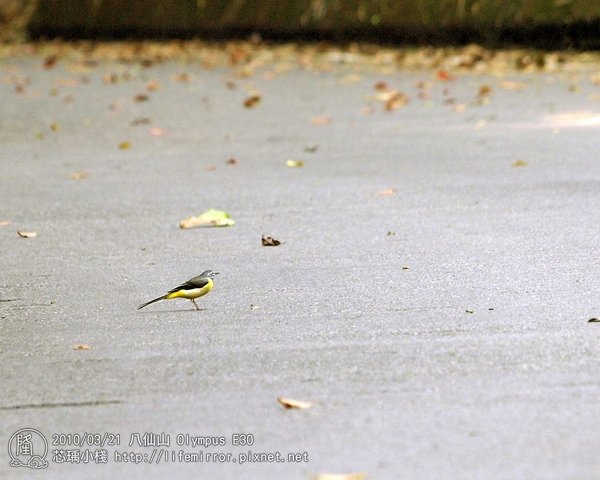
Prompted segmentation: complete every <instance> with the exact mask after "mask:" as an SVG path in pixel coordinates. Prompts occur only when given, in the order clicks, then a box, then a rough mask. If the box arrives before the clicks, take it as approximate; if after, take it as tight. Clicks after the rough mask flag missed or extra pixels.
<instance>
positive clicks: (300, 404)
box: [277, 397, 312, 410]
mask: <svg viewBox="0 0 600 480" xmlns="http://www.w3.org/2000/svg"><path fill="white" fill-rule="evenodd" d="M277 401H278V402H279V403H280V404H281V405H282V406H283V407H284V408H286V409H296V410H306V409H307V408H310V407H312V402H304V401H301V400H294V399H292V398H287V397H277Z"/></svg>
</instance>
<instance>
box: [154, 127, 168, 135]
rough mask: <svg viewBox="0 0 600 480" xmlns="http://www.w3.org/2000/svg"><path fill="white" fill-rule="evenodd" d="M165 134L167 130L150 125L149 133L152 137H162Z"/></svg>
mask: <svg viewBox="0 0 600 480" xmlns="http://www.w3.org/2000/svg"><path fill="white" fill-rule="evenodd" d="M166 134H167V132H166V131H165V130H163V129H162V128H158V127H152V128H151V129H150V135H152V136H153V137H164V136H165V135H166Z"/></svg>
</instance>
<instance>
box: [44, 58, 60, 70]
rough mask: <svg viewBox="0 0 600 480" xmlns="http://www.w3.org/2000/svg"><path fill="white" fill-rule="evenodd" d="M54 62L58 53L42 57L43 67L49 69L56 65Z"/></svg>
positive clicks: (56, 60)
mask: <svg viewBox="0 0 600 480" xmlns="http://www.w3.org/2000/svg"><path fill="white" fill-rule="evenodd" d="M56 62H58V55H48V56H47V57H46V58H45V59H44V68H45V69H46V70H49V69H51V68H53V67H54V66H55V65H56Z"/></svg>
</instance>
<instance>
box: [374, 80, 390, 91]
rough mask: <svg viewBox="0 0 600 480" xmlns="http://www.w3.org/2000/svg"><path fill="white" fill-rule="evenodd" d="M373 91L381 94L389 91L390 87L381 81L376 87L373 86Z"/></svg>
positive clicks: (376, 83)
mask: <svg viewBox="0 0 600 480" xmlns="http://www.w3.org/2000/svg"><path fill="white" fill-rule="evenodd" d="M373 89H375V90H377V91H380V92H381V91H384V90H389V89H390V86H389V85H388V84H387V82H384V81H382V80H380V81H379V82H375V85H373Z"/></svg>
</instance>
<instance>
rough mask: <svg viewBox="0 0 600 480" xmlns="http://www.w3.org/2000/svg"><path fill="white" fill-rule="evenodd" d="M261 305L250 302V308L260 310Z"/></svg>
mask: <svg viewBox="0 0 600 480" xmlns="http://www.w3.org/2000/svg"><path fill="white" fill-rule="evenodd" d="M259 308H260V307H259V306H258V305H254V304H253V303H251V304H250V310H258V309H259Z"/></svg>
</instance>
